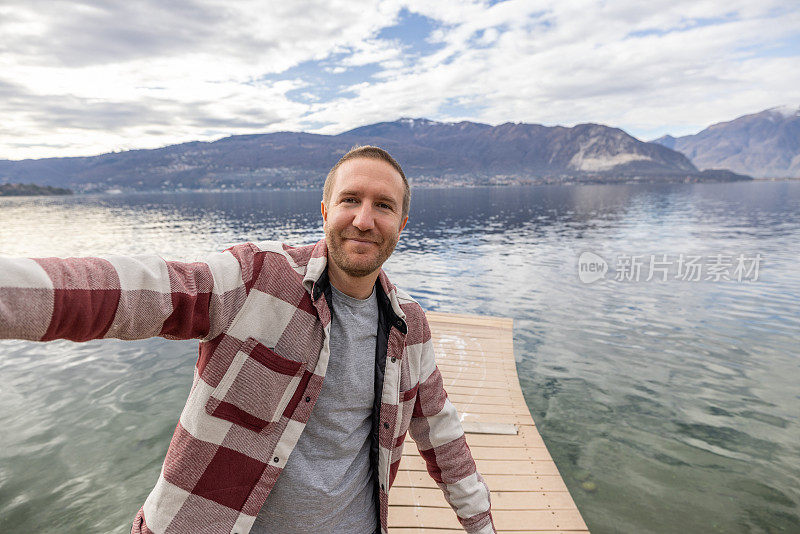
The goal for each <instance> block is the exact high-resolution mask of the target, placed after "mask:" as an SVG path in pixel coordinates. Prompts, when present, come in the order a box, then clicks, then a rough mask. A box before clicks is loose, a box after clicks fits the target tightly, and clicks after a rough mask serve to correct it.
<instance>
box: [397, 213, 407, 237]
mask: <svg viewBox="0 0 800 534" xmlns="http://www.w3.org/2000/svg"><path fill="white" fill-rule="evenodd" d="M407 222H408V215H406V218H405V219H403V222H401V223H400V230H398V231H397V233H398V234H399V233H400V232H402V231H403V228H405V227H406V223H407Z"/></svg>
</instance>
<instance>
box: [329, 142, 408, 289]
mask: <svg viewBox="0 0 800 534" xmlns="http://www.w3.org/2000/svg"><path fill="white" fill-rule="evenodd" d="M409 204H410V194H409V189H408V181H407V180H406V178H405V176H404V174H403V171H402V169H401V168H400V165H399V164H398V163H397V162H396V161H395V160H394V158H392V157H391V156H390V155H389V154H388V153H386V151H384V150H382V149H380V148H377V147H371V146H367V147H358V148H354V149H353V150H351V151H350V152H348V153H347V154H345V155H344V156H343V157H342V158H341V159H340V160H339V162H338V163H337V164H336V165H335V166H334V167H333V169H331V172H330V173H329V174H328V178H327V180H326V182H325V189H324V192H323V197H322V203H321V210H322V218H323V221H324V229H325V240H326V242H327V245H328V256H329V257H328V259H329V262H328V265H329V272H330V273H331V274H332V277H334V278H335V277H339V281H342V280H341V279H342V278H348V279H359V278H364V277H370V276H371V275H373V276H377V271H378V269H380V267H381V265H383V263H384V262H385V261H386V260H387V259H388V258H389V256H391V254H392V252H393V251H394V247H395V245H397V241H398V239H399V236H400V232H401V231H402V230H403V228H404V227H405V224H406V221H407V220H408V215H407V214H408V207H409Z"/></svg>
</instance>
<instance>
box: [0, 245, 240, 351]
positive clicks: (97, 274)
mask: <svg viewBox="0 0 800 534" xmlns="http://www.w3.org/2000/svg"><path fill="white" fill-rule="evenodd" d="M225 256H227V257H223V255H222V254H217V255H215V259H214V260H212V262H211V264H209V263H206V262H198V263H181V262H170V261H166V260H164V259H162V258H160V257H158V256H138V257H124V256H110V257H105V258H36V259H30V258H0V337H1V338H6V339H8V338H16V339H29V340H35V341H49V340H52V339H69V340H72V341H86V340H89V339H98V338H107V337H108V338H111V337H113V338H119V339H144V338H148V337H154V336H162V337H167V338H170V339H190V338H203V337H206V336H208V335H209V334H210V333H211V332H212V330H213V329H212V322H213V323H221V322H224V321H225V319H226V318H224V317H219V314H220V313H222V312H221V310H222V309H223V308H224V306H223V305H222V302H221V301H222V298H223V296H221V295H220V294H219V291H217V292H216V293H217V294H216V295H215V291H214V274H213V273H212V270H213V269H214V267H212V265H213V266H215V267H216V268H217V270H218V271H220V273H221V274H220V275H219V277H220V278H221V279H223V280H224V279H225V278H226V277H227V278H231V277H233V278H234V279H235V280H241V275H240V268H239V264H238V261H237V259H236V258H234V257H233V255H231V254H230V253H226V254H225ZM226 272H227V274H226ZM241 293H244V288H242V289H241ZM212 308H213V310H212ZM215 314H216V315H217V316H216V317H212V315H215ZM213 326H216V327H217V328H216V329H219V325H217V324H215V325H213Z"/></svg>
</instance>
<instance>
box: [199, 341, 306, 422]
mask: <svg viewBox="0 0 800 534" xmlns="http://www.w3.org/2000/svg"><path fill="white" fill-rule="evenodd" d="M303 368H304V363H303V362H298V361H295V360H290V359H288V358H284V357H283V356H281V355H280V354H278V353H277V352H275V351H274V350H272V349H270V348H268V347H267V346H265V345H262V344H261V343H259V342H258V341H256V340H255V339H253V338H248V339H247V340H246V341H245V343H244V345H243V346H242V348H241V349H239V352H237V353H236V356H235V357H234V359H233V361H232V362H231V365H230V367H228V370H227V371H225V375H224V376H223V377H222V380H220V382H219V384H218V385H217V387H216V388H214V391H213V392H212V393H211V397H210V398H209V399H208V402H206V412H208V413H209V414H210V415H213V416H214V417H219V418H221V419H225V420H226V421H230V422H232V423H236V424H237V425H241V426H244V427H246V428H249V429H250V430H253V431H255V432H260V431H261V430H263V429H264V428H265V427H266V426H267V425H268V424H270V423H274V422H275V421H278V420H279V419H280V418H281V415H283V411H284V410H285V409H286V406H287V405H288V404H289V402H290V401H291V399H292V396H293V395H294V393H295V390H296V389H297V386H298V385H299V384H300V379H301V377H302V376H303Z"/></svg>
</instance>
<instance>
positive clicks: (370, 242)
mask: <svg viewBox="0 0 800 534" xmlns="http://www.w3.org/2000/svg"><path fill="white" fill-rule="evenodd" d="M345 239H346V240H348V241H353V242H355V243H364V244H370V245H377V243H376V242H375V241H368V240H366V239H358V238H357V237H345Z"/></svg>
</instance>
